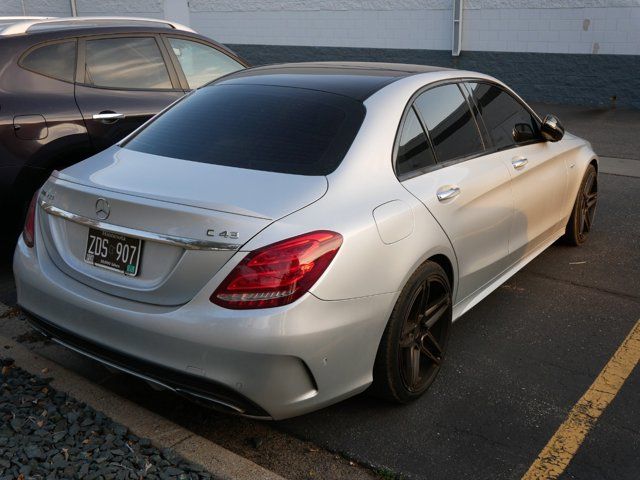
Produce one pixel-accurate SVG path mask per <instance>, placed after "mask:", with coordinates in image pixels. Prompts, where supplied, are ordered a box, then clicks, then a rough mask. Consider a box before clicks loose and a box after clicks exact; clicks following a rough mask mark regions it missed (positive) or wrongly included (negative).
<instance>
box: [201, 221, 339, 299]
mask: <svg viewBox="0 0 640 480" xmlns="http://www.w3.org/2000/svg"><path fill="white" fill-rule="evenodd" d="M341 245H342V235H340V234H339V233H335V232H329V231H317V232H311V233H307V234H304V235H300V236H298V237H293V238H289V239H287V240H283V241H281V242H278V243H274V244H271V245H268V246H266V247H263V248H260V249H258V250H255V251H253V252H251V253H250V254H249V255H247V256H246V257H245V258H244V259H243V260H242V261H241V262H240V263H239V264H238V265H237V266H236V267H235V268H234V269H233V270H232V271H231V273H229V275H228V276H227V278H225V279H224V281H223V282H222V283H221V284H220V286H219V287H218V288H217V289H216V291H215V292H213V295H211V301H212V302H213V303H215V304H216V305H220V306H221V307H226V308H231V309H236V310H239V309H250V308H269V307H279V306H281V305H287V304H289V303H291V302H294V301H295V300H297V299H298V298H300V297H301V296H302V295H304V294H305V293H306V292H307V291H308V290H309V289H310V288H311V287H312V286H313V284H314V283H316V281H317V280H318V278H320V275H322V273H323V272H324V271H325V270H326V268H327V267H328V266H329V264H330V263H331V261H332V260H333V257H335V256H336V253H338V249H339V248H340V246H341Z"/></svg>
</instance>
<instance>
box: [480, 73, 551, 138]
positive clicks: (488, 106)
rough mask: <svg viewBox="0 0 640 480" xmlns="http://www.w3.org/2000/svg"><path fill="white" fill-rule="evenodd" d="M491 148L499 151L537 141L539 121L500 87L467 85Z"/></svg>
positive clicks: (485, 84) (482, 84)
mask: <svg viewBox="0 0 640 480" xmlns="http://www.w3.org/2000/svg"><path fill="white" fill-rule="evenodd" d="M468 86H469V89H470V90H471V92H472V94H473V97H474V99H475V102H476V104H477V105H478V109H479V110H480V114H481V115H482V120H483V121H484V125H485V127H486V128H487V130H488V131H489V136H490V137H491V140H492V141H493V146H494V147H495V148H497V149H498V150H501V149H505V148H510V147H513V146H516V145H519V144H524V143H529V142H532V141H537V140H540V126H539V125H538V121H537V120H536V119H535V118H534V117H533V115H531V113H530V112H529V111H528V110H527V109H526V108H525V107H524V106H522V104H521V103H520V102H519V101H518V100H516V99H515V98H514V97H513V96H512V95H511V94H509V93H508V92H506V91H504V90H503V89H502V88H500V87H498V86H496V85H491V84H489V83H469V84H468Z"/></svg>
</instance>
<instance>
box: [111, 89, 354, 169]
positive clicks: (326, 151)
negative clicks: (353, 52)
mask: <svg viewBox="0 0 640 480" xmlns="http://www.w3.org/2000/svg"><path fill="white" fill-rule="evenodd" d="M364 115H365V109H364V105H362V103H361V102H358V101H356V100H353V99H351V98H347V97H343V96H340V95H334V94H330V93H324V92H319V91H315V90H306V89H300V88H287V87H273V86H264V85H213V86H209V87H204V88H203V89H200V90H198V91H196V92H194V93H193V94H191V95H189V96H188V97H187V98H185V99H184V100H182V101H180V102H179V103H177V104H176V105H175V106H174V107H172V108H170V109H169V110H167V111H166V112H165V113H164V114H162V115H160V116H159V117H157V118H156V119H155V120H154V121H152V122H151V123H150V124H149V125H148V126H147V127H146V128H144V129H142V130H141V131H140V132H139V133H137V134H136V135H135V136H134V137H133V138H131V139H130V140H129V141H128V142H126V144H124V145H123V146H124V147H125V148H128V149H130V150H135V151H139V152H144V153H150V154H154V155H163V156H166V157H172V158H180V159H183V160H191V161H195V162H202V163H210V164H215V165H226V166H231V167H238V168H248V169H254V170H265V171H270V172H281V173H292V174H299V175H327V174H329V173H331V172H332V171H333V170H335V168H336V167H337V166H338V165H339V164H340V162H341V161H342V159H343V158H344V156H345V154H346V152H347V150H348V149H349V147H350V146H351V143H352V141H353V139H354V137H355V135H356V133H357V132H358V129H359V128H360V125H361V124H362V120H363V118H364Z"/></svg>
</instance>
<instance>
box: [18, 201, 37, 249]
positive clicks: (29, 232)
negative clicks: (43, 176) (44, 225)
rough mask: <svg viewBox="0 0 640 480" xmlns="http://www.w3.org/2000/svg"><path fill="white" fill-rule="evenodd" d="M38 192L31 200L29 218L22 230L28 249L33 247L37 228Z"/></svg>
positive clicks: (28, 211)
mask: <svg viewBox="0 0 640 480" xmlns="http://www.w3.org/2000/svg"><path fill="white" fill-rule="evenodd" d="M38 193H40V191H39V190H38V191H37V192H36V193H35V194H34V195H33V198H32V199H31V203H30V204H29V210H27V218H26V220H25V221H24V230H22V238H23V239H24V243H25V244H26V245H27V247H29V248H31V247H33V239H34V235H35V234H34V231H35V226H36V202H37V201H38Z"/></svg>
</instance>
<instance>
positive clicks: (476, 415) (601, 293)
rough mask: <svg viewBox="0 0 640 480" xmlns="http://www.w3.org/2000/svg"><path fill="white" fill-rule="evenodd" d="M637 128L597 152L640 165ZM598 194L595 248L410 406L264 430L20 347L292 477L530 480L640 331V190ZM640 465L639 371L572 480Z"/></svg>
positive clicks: (556, 260)
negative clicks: (542, 455)
mask: <svg viewBox="0 0 640 480" xmlns="http://www.w3.org/2000/svg"><path fill="white" fill-rule="evenodd" d="M574 112H575V110H574ZM622 113H623V116H624V115H626V114H625V112H622ZM571 115H573V114H572V113H571V112H567V114H566V117H567V122H566V123H567V129H568V130H570V131H571V128H572V127H571V125H572V122H573V120H571V118H572V117H571ZM585 115H586V114H585ZM585 115H575V118H576V119H577V120H575V125H576V130H580V129H584V132H582V131H576V133H580V134H583V135H585V134H586V135H588V134H589V131H590V130H591V131H596V130H598V129H599V126H600V124H598V122H601V123H602V124H605V123H606V124H608V125H612V124H613V125H616V122H617V121H618V120H617V119H618V118H619V116H618V117H616V116H611V115H609V116H607V117H604V118H603V117H602V116H600V117H598V119H595V117H591V118H592V122H591V123H590V122H588V121H586V120H585V118H589V117H587V116H585ZM630 115H631V114H630ZM631 117H632V118H631V119H625V120H624V123H623V124H625V125H627V127H628V128H626V129H625V130H624V131H618V130H617V129H616V130H615V135H618V138H619V137H620V136H623V137H625V136H626V137H625V138H622V139H620V140H619V143H616V142H609V143H607V141H609V140H610V138H611V137H610V136H607V135H606V134H602V132H600V131H599V133H598V135H600V137H598V140H596V139H594V146H595V148H596V151H599V153H601V154H602V155H604V156H610V157H623V158H631V159H633V158H634V157H635V158H636V159H637V158H638V157H637V155H638V154H637V152H639V151H640V148H637V147H639V146H640V145H639V143H640V142H638V140H637V139H633V138H632V136H633V132H634V131H635V132H637V131H638V130H637V123H634V122H637V121H638V120H637V117H638V115H637V114H635V115H631ZM561 118H562V117H561ZM580 122H582V123H580ZM634 126H635V127H636V128H635V129H634V128H633V127H634ZM609 131H610V132H611V131H613V129H612V128H610V130H609ZM587 138H588V137H587ZM634 142H635V143H634ZM630 145H635V146H636V148H630ZM599 147H600V149H599ZM636 170H640V169H636ZM599 182H600V183H599V192H600V193H599V204H598V211H597V217H596V226H595V228H594V230H593V232H592V234H591V236H590V238H589V241H588V242H587V244H586V245H585V246H583V247H581V248H571V247H567V246H564V245H561V244H556V245H553V246H552V247H551V248H549V249H548V250H547V251H546V252H545V253H544V254H542V255H541V256H540V257H538V258H537V259H535V260H534V261H533V262H532V263H531V264H529V265H528V266H527V267H525V268H524V269H523V270H522V271H521V272H520V273H518V274H517V275H516V276H515V277H513V278H512V279H510V280H509V281H508V282H507V283H506V284H504V285H502V287H501V288H499V289H498V290H497V291H496V292H495V293H493V294H491V295H490V296H489V297H488V298H487V299H486V300H485V301H483V302H482V303H480V304H479V305H478V306H477V307H475V308H474V309H472V310H471V311H470V312H469V313H467V314H466V315H464V317H463V318H461V319H460V320H459V321H457V322H456V323H455V324H454V327H453V333H452V337H451V344H450V349H449V353H448V359H447V362H445V364H444V367H443V369H442V371H441V372H440V374H439V377H438V379H437V380H436V382H435V383H434V385H433V386H432V387H431V389H430V390H429V391H428V392H427V394H426V395H424V397H422V398H421V399H419V400H418V401H416V402H414V403H412V404H410V405H407V406H403V407H398V406H392V405H389V404H385V403H383V402H381V401H378V400H375V399H373V398H371V397H369V396H367V395H366V394H363V395H359V396H357V397H355V398H352V399H350V400H347V401H344V402H341V403H339V404H336V405H334V406H332V407H329V408H326V409H324V410H321V411H318V412H316V413H312V414H309V415H305V416H302V417H298V418H294V419H291V420H287V421H282V422H277V423H275V422H273V423H263V422H255V421H251V420H245V419H239V418H233V417H227V416H223V415H219V414H217V413H214V412H211V411H209V410H206V409H204V408H200V407H197V406H194V405H193V404H190V403H189V402H187V401H186V400H183V399H180V398H178V397H175V396H173V395H169V394H166V393H158V392H155V391H153V390H151V389H150V388H149V387H147V386H146V385H145V384H143V383H142V382H140V381H137V380H134V379H131V378H125V377H124V376H122V375H119V374H112V373H109V372H107V371H106V370H104V369H103V368H102V367H100V366H98V365H97V364H95V363H93V362H91V361H88V360H84V359H82V358H81V357H79V356H77V355H75V354H72V353H69V352H65V351H63V350H62V349H61V348H60V347H57V346H55V345H50V344H49V345H45V344H43V343H42V341H41V340H42V339H41V338H39V337H37V336H34V335H26V336H25V335H23V336H22V337H20V338H21V340H22V341H23V342H24V343H25V344H26V345H29V346H31V347H32V348H35V347H37V348H38V351H39V353H41V354H42V355H44V356H47V357H49V358H53V359H55V360H56V361H58V362H60V363H63V364H65V365H66V366H68V367H71V368H73V369H74V370H76V371H78V372H80V373H81V374H83V375H85V376H87V377H88V378H90V379H92V380H94V381H97V382H100V383H102V384H103V385H105V386H106V387H108V388H110V389H112V390H113V391H115V392H117V393H119V394H121V395H123V396H126V397H128V398H131V399H133V400H134V401H136V402H138V403H140V404H141V405H143V406H145V407H147V408H149V409H151V410H153V411H156V412H159V413H161V414H162V415H164V416H166V417H168V418H170V419H172V420H174V421H176V422H177V423H179V424H181V425H183V426H185V427H187V428H189V429H191V430H192V431H194V432H196V433H198V434H200V435H202V436H205V437H207V438H210V439H212V440H213V441H215V442H216V443H219V444H220V445H222V446H224V447H226V448H228V449H230V450H233V451H236V452H238V453H241V454H242V455H244V456H247V457H248V458H250V459H252V460H253V461H255V462H256V463H259V464H261V465H264V466H266V467H267V468H270V469H272V470H274V471H276V472H277V473H279V474H281V475H283V476H286V477H290V478H335V477H340V476H342V477H345V476H348V477H361V478H366V477H384V478H389V477H392V478H393V477H396V476H399V477H406V478H434V479H437V478H474V479H479V478H487V479H488V478H491V479H499V478H505V479H507V478H509V479H512V478H520V477H521V476H522V475H523V474H524V473H525V472H526V471H527V469H528V468H529V466H530V465H531V464H532V463H533V462H534V460H535V459H536V457H537V456H538V454H539V452H540V451H541V450H542V449H543V447H544V446H545V444H546V443H547V442H548V441H549V439H550V438H551V437H552V436H553V435H554V432H555V431H556V429H557V428H558V427H559V426H560V424H562V422H563V421H564V420H565V418H566V417H567V415H568V413H569V412H570V411H571V409H572V408H573V406H574V405H575V404H576V402H577V401H578V399H579V398H580V397H581V396H582V395H583V393H584V392H585V391H586V390H587V389H588V388H589V386H590V385H591V384H592V382H593V381H594V379H595V378H596V377H597V376H598V374H599V372H600V371H601V370H602V368H603V367H604V366H605V365H606V364H607V362H608V361H609V359H610V358H611V356H612V355H613V354H614V352H615V351H616V349H618V347H619V346H620V344H621V342H623V340H624V339H625V337H626V336H627V334H628V333H629V332H630V330H631V329H632V328H633V327H634V325H635V324H636V322H637V321H638V319H640V209H639V208H638V206H640V178H638V177H634V176H623V175H611V174H601V175H600V179H599ZM0 301H2V302H3V303H5V304H8V305H11V304H12V303H13V302H14V301H15V292H14V291H13V282H12V275H11V270H10V265H9V264H4V265H3V266H2V270H1V272H0ZM0 325H1V326H0V331H2V333H3V334H4V335H14V336H15V335H17V334H18V333H19V332H22V333H23V332H24V331H25V327H24V322H23V321H22V320H21V317H20V315H19V314H18V313H17V312H14V313H13V314H12V315H9V316H7V317H5V318H4V319H3V320H2V324H0ZM639 452H640V370H639V369H638V368H635V369H634V370H633V371H632V373H631V375H630V376H629V378H628V379H627V381H626V382H625V383H624V384H623V386H622V388H621V389H620V391H619V393H618V394H617V396H616V397H615V399H614V400H613V402H612V403H611V404H610V405H609V407H608V408H607V409H606V410H605V411H604V413H603V415H602V416H601V417H600V419H599V420H598V421H597V423H596V425H595V427H594V428H593V430H592V431H591V432H590V433H589V434H588V435H587V437H586V440H585V442H584V443H583V444H582V446H581V448H580V449H579V450H578V452H577V454H576V455H575V457H574V458H573V459H572V461H571V462H570V464H569V466H568V468H567V470H566V471H565V474H564V476H565V477H566V478H580V479H584V478H589V479H592V478H607V479H609V478H610V479H636V478H638V472H639V471H640V456H639V455H638V453H639ZM336 455H338V456H339V457H340V458H336ZM345 458H346V460H345ZM350 460H352V461H353V462H355V463H358V464H360V465H362V466H363V467H361V466H358V465H351V464H350V462H349V461H350ZM369 467H372V469H371V470H369Z"/></svg>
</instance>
